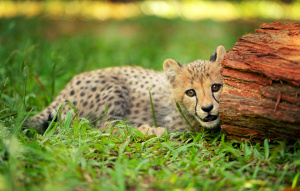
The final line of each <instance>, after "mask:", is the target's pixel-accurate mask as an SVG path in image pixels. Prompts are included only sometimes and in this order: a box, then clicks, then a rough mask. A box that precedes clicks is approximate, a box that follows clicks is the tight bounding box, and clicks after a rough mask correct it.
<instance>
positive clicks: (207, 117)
mask: <svg viewBox="0 0 300 191" xmlns="http://www.w3.org/2000/svg"><path fill="white" fill-rule="evenodd" d="M216 119H218V116H217V115H208V116H206V117H205V118H204V119H202V121H203V122H211V121H214V120H216Z"/></svg>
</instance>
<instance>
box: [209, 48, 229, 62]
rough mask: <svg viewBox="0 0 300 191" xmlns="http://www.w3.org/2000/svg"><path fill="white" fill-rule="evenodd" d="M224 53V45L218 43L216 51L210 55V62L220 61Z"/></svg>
mask: <svg viewBox="0 0 300 191" xmlns="http://www.w3.org/2000/svg"><path fill="white" fill-rule="evenodd" d="M225 53H226V51H225V48H224V46H222V45H220V46H218V47H217V49H216V52H215V53H214V54H213V55H211V57H210V59H209V60H210V61H211V62H221V60H222V59H223V57H224V55H225Z"/></svg>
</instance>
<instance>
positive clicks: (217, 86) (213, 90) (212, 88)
mask: <svg viewBox="0 0 300 191" xmlns="http://www.w3.org/2000/svg"><path fill="white" fill-rule="evenodd" d="M220 89H221V84H213V85H212V86H211V90H212V92H218V91H219V90H220Z"/></svg>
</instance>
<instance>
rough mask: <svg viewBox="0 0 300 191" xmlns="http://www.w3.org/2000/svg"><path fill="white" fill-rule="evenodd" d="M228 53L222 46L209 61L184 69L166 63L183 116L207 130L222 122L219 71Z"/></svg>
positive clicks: (170, 62) (168, 76)
mask: <svg viewBox="0 0 300 191" xmlns="http://www.w3.org/2000/svg"><path fill="white" fill-rule="evenodd" d="M225 53H226V51H225V48H224V47H223V46H222V45H220V46H218V47H217V49H216V52H215V53H214V54H213V55H212V56H211V57H210V60H209V61H208V60H196V61H194V62H192V63H189V64H186V65H181V64H179V63H178V62H176V61H175V60H173V59H167V60H165V62H164V64H163V67H164V72H165V74H166V76H167V79H168V81H169V84H170V87H171V89H172V94H173V99H174V100H175V102H177V103H178V104H179V105H180V107H181V109H182V111H183V113H184V115H188V116H190V117H193V118H194V119H196V120H197V121H198V122H199V123H200V124H201V126H202V127H204V128H208V129H211V128H214V127H216V126H217V125H218V123H219V121H220V118H219V99H220V94H221V91H222V86H223V77H222V75H221V73H220V70H221V68H222V66H221V60H222V58H223V56H224V55H225Z"/></svg>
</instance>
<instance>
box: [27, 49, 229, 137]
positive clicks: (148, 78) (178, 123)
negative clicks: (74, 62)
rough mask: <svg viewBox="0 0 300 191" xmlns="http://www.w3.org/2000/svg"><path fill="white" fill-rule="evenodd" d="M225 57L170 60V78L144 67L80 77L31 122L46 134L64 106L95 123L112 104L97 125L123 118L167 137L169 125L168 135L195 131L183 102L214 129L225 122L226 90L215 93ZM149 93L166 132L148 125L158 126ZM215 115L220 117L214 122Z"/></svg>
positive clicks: (199, 123) (198, 121)
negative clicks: (222, 100)
mask: <svg viewBox="0 0 300 191" xmlns="http://www.w3.org/2000/svg"><path fill="white" fill-rule="evenodd" d="M224 54H225V49H224V47H223V46H219V47H218V48H217V50H216V53H215V54H214V57H215V58H214V59H213V60H212V59H211V60H210V61H206V60H196V61H194V62H192V63H189V64H186V65H181V64H179V63H178V62H176V61H175V60H172V59H167V60H166V61H165V62H164V64H163V67H164V73H165V74H164V73H161V72H156V71H153V70H149V69H144V68H141V67H111V68H106V69H101V70H95V71H90V72H85V73H82V74H79V75H76V76H75V77H73V79H72V80H71V81H70V82H69V84H68V85H67V86H66V87H65V88H64V89H63V90H62V91H61V92H60V93H59V95H58V96H57V97H56V98H55V100H54V101H53V102H52V103H51V104H50V105H49V106H48V107H47V108H46V109H45V110H43V111H42V112H40V113H39V114H37V115H35V116H33V117H32V118H31V121H27V124H28V125H29V126H32V127H34V128H35V129H36V130H37V131H38V132H39V133H44V131H45V124H46V123H45V121H47V120H50V119H49V115H53V113H52V114H51V112H52V111H53V110H58V107H59V104H60V103H64V102H72V103H73V104H74V105H75V106H76V108H77V109H78V117H88V116H89V120H90V121H94V120H95V119H97V118H98V117H100V116H101V115H103V114H104V111H105V108H106V106H107V105H109V107H108V110H107V114H106V115H105V117H104V118H102V119H101V120H98V121H96V122H95V126H97V127H99V128H102V127H104V126H105V124H106V122H107V121H109V120H110V119H112V118H115V117H118V118H123V119H127V120H129V121H130V122H133V123H136V124H142V125H136V128H138V129H139V130H141V131H142V132H144V133H145V132H148V134H157V135H161V134H162V133H163V131H164V128H162V127H166V128H167V130H168V132H174V131H186V130H190V129H189V128H190V127H189V125H188V124H187V123H186V121H185V120H184V118H183V117H182V115H181V114H180V113H179V112H178V111H177V108H176V104H175V103H176V102H177V103H179V105H180V106H181V108H182V111H183V113H184V115H185V116H186V118H187V119H188V120H189V123H190V124H191V125H192V126H193V127H195V128H194V129H199V128H200V127H204V128H214V127H215V126H217V124H218V123H219V117H218V109H219V104H218V100H219V98H220V92H221V89H222V87H221V89H220V90H219V91H218V92H212V85H213V84H220V85H221V86H222V84H223V78H222V76H221V74H220V69H221V64H220V62H221V59H222V58H223V56H224ZM149 89H151V96H152V102H153V105H154V111H155V116H156V120H157V123H158V125H159V126H160V127H161V128H156V127H150V126H149V125H148V124H150V123H151V124H154V121H153V114H152V109H151V104H150V98H149ZM190 89H192V90H194V91H195V96H193V97H189V96H188V95H187V93H186V91H187V90H190ZM68 110H70V107H69V106H68V105H66V106H64V107H62V108H61V117H62V118H65V117H66V114H67V111H68ZM204 110H207V111H206V112H205V111H204ZM211 116H217V118H216V119H214V120H212V121H210V120H211V119H212V117H211ZM206 118H209V119H208V120H207V121H208V122H204V121H206V120H205V119H206Z"/></svg>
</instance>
